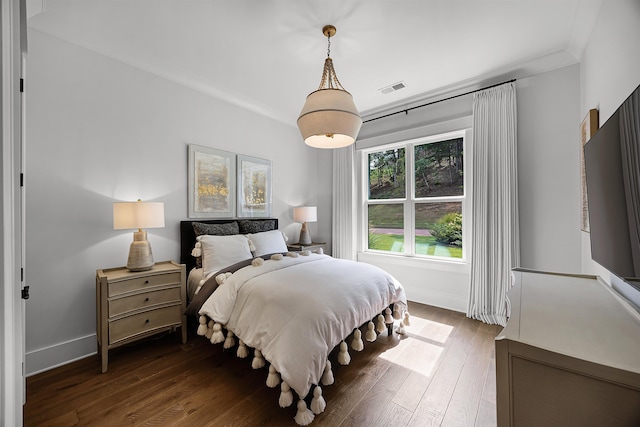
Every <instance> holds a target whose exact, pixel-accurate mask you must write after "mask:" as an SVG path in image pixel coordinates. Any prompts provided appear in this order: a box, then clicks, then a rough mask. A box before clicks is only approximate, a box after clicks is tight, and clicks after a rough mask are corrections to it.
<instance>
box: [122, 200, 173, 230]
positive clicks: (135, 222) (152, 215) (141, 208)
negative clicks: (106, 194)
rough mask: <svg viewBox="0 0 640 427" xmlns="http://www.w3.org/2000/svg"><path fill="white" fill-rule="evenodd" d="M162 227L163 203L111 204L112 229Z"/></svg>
mask: <svg viewBox="0 0 640 427" xmlns="http://www.w3.org/2000/svg"><path fill="white" fill-rule="evenodd" d="M162 227H164V203H162V202H141V201H138V202H116V203H114V204H113V229H114V230H123V229H130V228H162Z"/></svg>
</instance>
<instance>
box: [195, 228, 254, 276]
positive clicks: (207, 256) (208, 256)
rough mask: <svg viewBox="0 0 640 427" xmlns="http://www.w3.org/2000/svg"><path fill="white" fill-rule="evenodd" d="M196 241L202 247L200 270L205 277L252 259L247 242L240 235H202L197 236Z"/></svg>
mask: <svg viewBox="0 0 640 427" xmlns="http://www.w3.org/2000/svg"><path fill="white" fill-rule="evenodd" d="M197 240H198V241H199V242H200V244H201V245H202V268H203V269H204V275H205V276H208V275H210V274H212V273H216V272H217V271H219V270H221V269H223V268H225V267H228V266H230V265H233V264H235V263H237V262H240V261H244V260H245V259H249V258H251V257H252V255H251V251H250V250H249V241H248V240H247V238H246V237H245V236H243V235H241V234H236V235H232V236H211V235H203V236H198V238H197Z"/></svg>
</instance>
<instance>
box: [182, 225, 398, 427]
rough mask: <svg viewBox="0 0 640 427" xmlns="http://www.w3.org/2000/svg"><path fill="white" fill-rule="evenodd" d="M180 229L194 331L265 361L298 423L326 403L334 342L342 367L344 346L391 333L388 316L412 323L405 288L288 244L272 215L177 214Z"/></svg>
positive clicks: (368, 269) (375, 271)
mask: <svg viewBox="0 0 640 427" xmlns="http://www.w3.org/2000/svg"><path fill="white" fill-rule="evenodd" d="M180 229H181V233H180V234H181V262H182V263H184V264H186V265H187V271H189V279H188V282H189V283H190V285H189V292H188V293H189V305H188V307H187V314H189V315H191V316H194V317H196V318H197V321H198V326H197V333H198V335H201V336H203V337H205V338H206V339H209V340H210V341H211V343H212V344H222V345H223V346H224V348H225V349H228V350H230V351H235V352H236V354H237V355H238V357H246V358H248V359H250V360H251V362H250V365H251V367H252V368H253V369H262V368H265V369H266V370H267V377H266V385H267V386H268V387H271V388H275V387H280V390H281V392H280V398H279V401H278V404H279V405H280V406H281V407H287V406H290V405H292V404H294V400H295V399H294V393H295V395H297V403H296V407H297V413H296V416H295V418H294V419H295V421H296V423H297V424H298V425H308V424H310V423H311V422H312V421H313V419H314V416H315V415H317V414H320V413H322V412H323V411H324V409H325V406H326V402H325V401H324V399H323V397H322V387H323V386H328V385H331V384H332V383H333V382H334V378H333V372H332V369H331V361H330V360H329V353H330V352H331V351H332V350H333V349H334V348H338V349H339V350H338V355H337V361H338V363H340V364H342V365H347V364H349V362H350V360H351V355H350V354H349V351H350V350H351V351H352V352H354V351H355V352H357V351H361V350H362V349H363V348H364V342H365V341H375V339H376V337H377V334H379V333H382V332H384V331H385V330H388V331H389V334H392V333H393V326H394V321H398V322H397V323H398V327H397V329H396V332H398V333H404V325H406V324H408V322H409V314H408V312H407V310H406V296H405V292H404V288H403V287H402V285H401V284H400V283H399V282H398V281H397V280H396V279H394V278H393V277H392V276H391V275H389V274H388V273H386V272H384V271H383V270H381V269H379V268H377V267H375V266H372V265H369V264H365V263H359V262H354V261H347V260H341V259H334V258H332V257H330V256H328V255H325V254H323V253H322V251H319V253H312V252H309V251H303V252H290V251H288V250H287V246H286V238H285V237H284V235H283V234H282V233H281V232H280V231H279V230H278V220H277V219H237V220H193V221H182V222H181V224H180ZM267 366H268V368H267Z"/></svg>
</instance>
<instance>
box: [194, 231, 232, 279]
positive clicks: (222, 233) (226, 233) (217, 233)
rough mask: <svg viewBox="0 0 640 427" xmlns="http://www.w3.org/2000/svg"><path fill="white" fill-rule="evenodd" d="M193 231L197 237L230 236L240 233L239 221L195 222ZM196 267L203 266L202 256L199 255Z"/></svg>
mask: <svg viewBox="0 0 640 427" xmlns="http://www.w3.org/2000/svg"><path fill="white" fill-rule="evenodd" d="M191 225H192V226H193V232H194V233H195V235H196V237H198V236H203V235H209V236H230V235H233V234H240V229H239V228H238V223H237V222H236V221H232V222H225V223H223V224H205V223H204V222H194V223H192V224H191ZM195 258H196V268H202V256H197V257H195Z"/></svg>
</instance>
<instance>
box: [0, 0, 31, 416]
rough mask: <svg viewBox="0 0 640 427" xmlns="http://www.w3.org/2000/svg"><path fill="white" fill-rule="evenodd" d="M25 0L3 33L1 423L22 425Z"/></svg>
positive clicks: (10, 0) (2, 13)
mask: <svg viewBox="0 0 640 427" xmlns="http://www.w3.org/2000/svg"><path fill="white" fill-rule="evenodd" d="M25 13H26V10H25V1H24V0H3V1H2V2H1V6H0V32H1V36H2V46H1V50H0V52H1V62H2V69H1V71H0V76H1V87H0V91H1V93H2V104H1V107H0V112H1V115H2V119H1V123H0V131H1V133H2V146H1V147H2V148H1V149H2V161H1V166H0V168H1V169H0V173H1V174H2V187H0V188H1V190H0V194H1V197H2V215H1V217H2V226H1V227H0V234H1V235H2V247H1V249H0V256H1V259H2V261H1V262H0V274H1V275H2V281H3V284H2V292H1V293H0V310H1V313H0V314H1V315H2V327H0V343H1V344H0V364H1V368H0V380H1V381H0V384H2V386H1V387H2V388H1V389H0V424H4V425H7V426H9V425H11V426H22V425H23V416H22V415H23V414H22V406H23V404H24V401H25V380H24V348H25V341H24V301H23V300H22V287H23V282H22V274H21V272H22V252H23V251H22V239H23V236H22V226H23V225H22V218H23V216H22V187H21V179H20V178H21V176H22V128H23V122H22V93H21V88H20V86H21V84H20V83H21V77H22V74H21V72H22V55H23V52H26V43H25V42H26V37H25V34H26V25H25V16H26V15H25Z"/></svg>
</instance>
